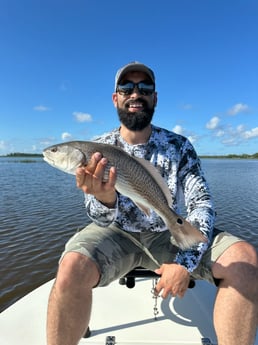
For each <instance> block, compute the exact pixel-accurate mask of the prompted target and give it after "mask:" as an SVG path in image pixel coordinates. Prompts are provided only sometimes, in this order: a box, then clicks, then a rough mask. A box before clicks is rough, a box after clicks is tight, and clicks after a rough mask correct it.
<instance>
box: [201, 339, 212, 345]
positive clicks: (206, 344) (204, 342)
mask: <svg viewBox="0 0 258 345" xmlns="http://www.w3.org/2000/svg"><path fill="white" fill-rule="evenodd" d="M202 345H213V344H212V342H211V341H210V339H209V338H202Z"/></svg>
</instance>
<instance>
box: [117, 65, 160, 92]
mask: <svg viewBox="0 0 258 345" xmlns="http://www.w3.org/2000/svg"><path fill="white" fill-rule="evenodd" d="M128 72H143V73H145V74H147V76H148V77H149V78H150V80H151V81H152V82H153V84H155V75H154V72H153V71H152V70H151V69H150V68H149V67H148V66H146V65H144V64H143V63H141V62H138V61H132V62H130V63H128V64H127V65H125V66H123V67H121V68H120V69H119V70H118V71H117V73H116V77H115V91H116V88H117V84H119V82H120V81H121V79H122V78H123V76H124V75H125V74H126V73H128Z"/></svg>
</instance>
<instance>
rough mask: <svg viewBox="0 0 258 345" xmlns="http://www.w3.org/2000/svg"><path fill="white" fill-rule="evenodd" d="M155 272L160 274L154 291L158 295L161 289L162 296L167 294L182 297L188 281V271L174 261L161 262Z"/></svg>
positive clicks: (165, 296)
mask: <svg viewBox="0 0 258 345" xmlns="http://www.w3.org/2000/svg"><path fill="white" fill-rule="evenodd" d="M155 273H157V274H159V275H161V277H160V279H159V281H158V283H157V285H156V288H155V293H156V294H157V295H158V294H159V293H160V292H161V291H162V295H161V296H162V297H163V298H167V297H168V295H169V294H171V295H172V296H174V297H176V296H178V297H180V298H182V297H184V294H185V292H186V290H187V288H188V285H189V282H190V274H189V272H188V271H187V270H186V269H185V268H184V267H183V266H181V265H178V264H176V263H172V264H163V265H162V266H161V267H160V268H159V269H157V270H155Z"/></svg>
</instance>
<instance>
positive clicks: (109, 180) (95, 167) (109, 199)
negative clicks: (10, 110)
mask: <svg viewBox="0 0 258 345" xmlns="http://www.w3.org/2000/svg"><path fill="white" fill-rule="evenodd" d="M107 164H108V160H107V159H106V158H105V157H102V155H101V153H99V152H96V153H94V154H93V155H92V157H91V160H90V161H89V163H88V164H87V166H85V167H81V168H78V169H77V171H76V185H77V187H78V188H81V189H82V190H83V192H84V193H87V194H92V195H94V196H95V197H96V198H97V199H98V200H99V201H100V202H102V203H104V204H106V205H107V206H108V207H113V206H114V205H115V202H116V191H115V183H116V169H115V167H111V168H110V169H109V172H108V177H107V176H106V174H105V170H106V167H107Z"/></svg>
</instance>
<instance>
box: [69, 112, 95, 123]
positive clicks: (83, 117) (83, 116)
mask: <svg viewBox="0 0 258 345" xmlns="http://www.w3.org/2000/svg"><path fill="white" fill-rule="evenodd" d="M73 116H74V117H75V120H76V121H77V122H91V121H92V116H91V115H90V114H87V113H82V112H77V111H75V112H73Z"/></svg>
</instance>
